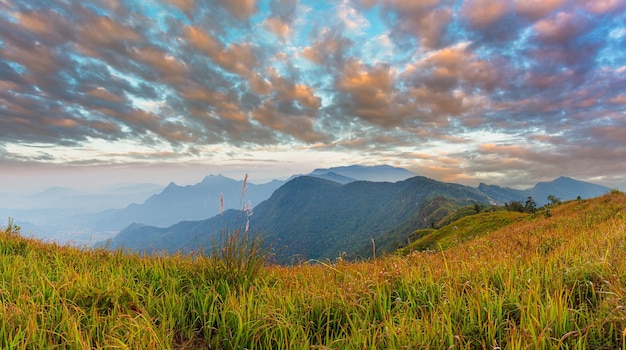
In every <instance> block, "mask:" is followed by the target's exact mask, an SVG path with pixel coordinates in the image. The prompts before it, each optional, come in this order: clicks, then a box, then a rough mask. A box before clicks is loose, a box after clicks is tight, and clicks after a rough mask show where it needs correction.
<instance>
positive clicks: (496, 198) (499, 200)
mask: <svg viewBox="0 0 626 350" xmlns="http://www.w3.org/2000/svg"><path fill="white" fill-rule="evenodd" d="M477 189H478V191H479V192H481V193H483V194H485V195H486V196H488V197H489V198H490V199H491V200H492V203H493V204H503V203H506V202H510V201H522V202H523V201H525V200H526V199H527V198H528V197H533V200H534V201H535V202H536V203H537V205H538V206H543V205H545V204H548V203H549V201H548V196H549V195H554V196H556V197H558V198H560V199H561V200H570V199H576V198H577V197H578V196H580V197H581V198H593V197H598V196H601V195H603V194H605V193H608V192H610V191H611V189H610V188H608V187H605V186H600V185H596V184H593V183H589V182H584V181H579V180H574V179H572V178H569V177H564V176H561V177H559V178H557V179H554V180H552V181H550V182H539V183H537V184H536V185H535V186H533V187H532V188H528V189H524V190H516V189H512V188H508V187H500V186H495V185H486V184H483V183H481V184H480V185H478V188H477Z"/></svg>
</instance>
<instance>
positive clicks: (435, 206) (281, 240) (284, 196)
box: [110, 176, 488, 263]
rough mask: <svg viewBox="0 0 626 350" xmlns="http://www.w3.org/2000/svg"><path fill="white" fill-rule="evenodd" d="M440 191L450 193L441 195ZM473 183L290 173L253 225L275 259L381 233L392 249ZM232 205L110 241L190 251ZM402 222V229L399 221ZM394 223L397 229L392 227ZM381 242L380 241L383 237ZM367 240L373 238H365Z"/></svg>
mask: <svg viewBox="0 0 626 350" xmlns="http://www.w3.org/2000/svg"><path fill="white" fill-rule="evenodd" d="M437 198H447V199H446V200H443V201H442V200H439V199H437ZM487 201H488V199H487V198H486V197H484V196H482V195H481V194H479V193H478V192H476V191H475V190H474V189H472V188H470V187H466V186H462V185H456V184H447V183H443V182H438V181H435V180H432V179H428V178H425V177H420V176H418V177H413V178H410V179H407V180H404V181H400V182H396V183H390V182H367V181H355V182H351V183H348V184H344V185H342V184H339V183H337V182H334V181H329V180H325V179H320V178H316V177H308V176H302V177H297V178H294V179H293V180H291V181H289V182H287V183H286V184H285V185H283V186H281V187H280V188H279V189H277V190H276V191H275V192H274V193H273V194H272V196H271V197H270V198H269V199H268V200H266V201H264V202H263V203H261V204H259V205H258V206H257V207H255V208H254V214H253V215H252V217H251V218H250V224H251V227H253V229H254V230H255V232H257V233H259V234H262V235H263V236H264V237H265V240H266V241H267V242H268V244H270V245H271V246H272V247H273V248H275V250H276V258H277V261H279V262H282V263H286V262H293V261H298V260H308V259H322V260H323V259H334V258H336V257H337V256H340V255H343V254H345V255H347V256H350V257H354V256H356V255H357V254H359V255H360V256H362V257H368V256H370V255H372V250H371V249H363V248H362V247H363V244H364V243H367V244H370V242H371V240H372V239H374V240H378V239H379V238H380V239H381V246H384V247H385V248H387V251H391V250H393V249H396V248H397V247H399V246H400V243H401V242H404V240H405V237H406V236H407V235H408V234H409V233H410V232H412V231H413V230H415V229H416V228H421V227H426V226H428V225H430V224H431V222H432V221H434V220H436V218H438V217H441V216H444V215H445V214H446V213H448V212H450V211H452V210H455V209H456V208H458V207H461V206H463V205H468V204H470V203H474V202H482V203H486V202H487ZM236 218H237V215H236V214H235V213H233V214H228V216H227V217H223V216H216V217H214V218H211V219H209V220H204V221H198V222H195V223H191V222H188V223H181V224H177V225H173V226H170V227H167V228H158V227H151V226H137V225H134V226H132V227H128V228H126V229H124V230H123V231H121V232H120V234H118V235H117V236H116V237H114V239H113V240H111V242H110V246H111V247H113V248H115V247H120V246H124V247H125V248H129V249H135V250H139V251H148V252H150V251H152V250H164V249H168V250H169V251H170V252H173V251H176V250H177V249H182V250H184V251H190V250H194V249H197V248H198V247H199V242H210V241H211V238H212V237H214V236H215V235H216V234H217V233H218V232H219V231H220V230H221V229H224V228H227V227H236V226H237V223H236ZM402 223H406V224H405V226H403V227H402V229H399V228H398V227H399V226H398V225H400V224H402ZM394 229H395V230H394ZM383 242H384V244H383ZM370 247H371V246H370Z"/></svg>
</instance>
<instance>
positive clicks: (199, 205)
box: [86, 175, 283, 230]
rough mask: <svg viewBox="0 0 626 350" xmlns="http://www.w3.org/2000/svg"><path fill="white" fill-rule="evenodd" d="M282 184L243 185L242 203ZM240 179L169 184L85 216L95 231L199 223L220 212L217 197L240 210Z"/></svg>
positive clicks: (256, 199)
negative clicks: (138, 201)
mask: <svg viewBox="0 0 626 350" xmlns="http://www.w3.org/2000/svg"><path fill="white" fill-rule="evenodd" d="M282 184H283V181H280V180H273V181H271V182H268V183H266V184H261V185H256V184H253V183H247V184H246V193H245V195H246V200H249V201H251V202H252V203H253V205H256V204H258V203H260V202H262V201H264V200H265V199H267V198H268V197H269V196H270V195H271V194H272V192H274V190H276V189H277V188H278V187H280V186H281V185H282ZM242 187H243V180H234V179H231V178H228V177H225V176H223V175H208V176H206V177H204V179H203V180H202V181H201V182H199V183H197V184H194V185H186V186H179V185H177V184H175V183H174V182H171V183H170V184H169V185H168V186H167V187H166V188H165V189H164V190H163V191H162V192H160V193H158V194H155V195H152V196H151V197H150V198H148V199H146V201H145V202H143V203H141V204H130V205H129V206H128V207H126V208H124V209H118V210H109V211H106V212H103V213H98V214H94V215H89V216H86V219H87V220H88V221H91V222H92V223H93V226H94V227H96V228H97V229H107V230H108V229H115V230H120V229H122V228H123V227H125V226H128V225H130V224H132V223H141V224H144V225H154V226H169V225H173V224H176V223H178V222H181V221H189V220H202V219H206V218H210V217H212V216H215V215H217V214H219V213H220V210H221V208H220V195H222V196H223V198H224V209H235V208H240V207H241V204H242V203H240V199H241V197H242V193H241V190H242Z"/></svg>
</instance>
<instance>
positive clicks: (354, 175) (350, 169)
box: [309, 164, 415, 182]
mask: <svg viewBox="0 0 626 350" xmlns="http://www.w3.org/2000/svg"><path fill="white" fill-rule="evenodd" d="M309 175H310V176H317V177H321V176H329V175H330V176H334V177H337V175H339V176H342V177H343V178H349V179H354V180H362V181H374V182H397V181H402V180H406V179H408V178H410V177H414V176H415V174H414V173H412V172H410V171H408V170H406V169H403V168H396V167H393V166H391V165H386V164H385V165H373V166H369V165H359V164H356V165H346V166H338V167H332V168H318V169H315V170H313V171H312V172H311V173H310V174H309Z"/></svg>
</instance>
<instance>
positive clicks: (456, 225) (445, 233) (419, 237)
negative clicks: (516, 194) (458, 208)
mask: <svg viewBox="0 0 626 350" xmlns="http://www.w3.org/2000/svg"><path fill="white" fill-rule="evenodd" d="M527 216H528V214H524V213H519V212H509V211H494V212H484V213H480V214H476V215H470V216H464V217H462V218H461V219H458V220H456V221H454V222H452V223H450V224H448V225H446V226H444V227H442V228H440V229H437V230H435V229H423V230H417V231H415V232H414V233H413V234H412V236H413V237H415V240H414V241H413V242H411V243H410V244H409V245H407V246H406V247H404V248H402V249H400V250H399V252H400V253H402V254H408V253H410V252H412V251H416V250H440V249H447V248H449V247H451V246H453V245H457V244H460V243H462V242H465V241H468V240H471V239H474V238H476V237H480V236H483V235H487V234H489V233H491V232H494V231H497V230H499V229H501V228H503V227H506V226H508V225H510V224H512V223H514V222H517V221H520V220H521V219H522V218H525V217H527Z"/></svg>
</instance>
